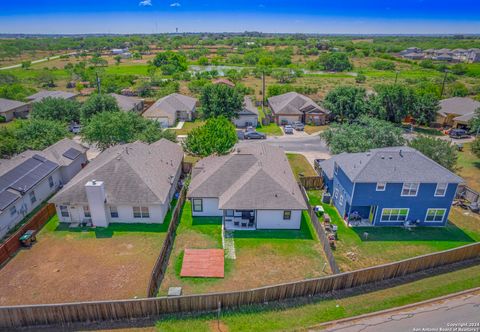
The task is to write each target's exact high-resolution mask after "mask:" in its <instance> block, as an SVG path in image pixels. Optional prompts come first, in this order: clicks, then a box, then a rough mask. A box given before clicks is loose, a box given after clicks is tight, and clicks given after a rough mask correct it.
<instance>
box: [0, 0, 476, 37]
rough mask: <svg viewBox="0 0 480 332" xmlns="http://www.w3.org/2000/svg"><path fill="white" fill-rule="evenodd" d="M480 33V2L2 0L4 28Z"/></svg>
mask: <svg viewBox="0 0 480 332" xmlns="http://www.w3.org/2000/svg"><path fill="white" fill-rule="evenodd" d="M177 27H178V29H179V31H181V32H185V31H186V32H203V31H212V32H220V31H245V30H249V31H252V30H256V31H264V32H311V33H406V34H410V33H480V0H456V1H451V0H449V1H445V0H436V1H435V0H396V1H395V0H386V1H380V0H290V1H286V0H277V1H275V0H244V1H228V0H223V1H222V0H197V1H195V0H168V1H165V0H81V1H80V0H66V1H65V0H63V1H59V0H56V1H55V0H14V1H9V0H0V33H156V32H174V31H175V28H177Z"/></svg>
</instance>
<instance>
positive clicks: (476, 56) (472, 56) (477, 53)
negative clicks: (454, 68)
mask: <svg viewBox="0 0 480 332" xmlns="http://www.w3.org/2000/svg"><path fill="white" fill-rule="evenodd" d="M467 61H468V62H470V63H475V62H480V50H472V51H469V53H468V55H467Z"/></svg>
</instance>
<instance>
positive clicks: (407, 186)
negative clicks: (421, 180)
mask: <svg viewBox="0 0 480 332" xmlns="http://www.w3.org/2000/svg"><path fill="white" fill-rule="evenodd" d="M417 193H418V183H413V182H405V183H404V184H403V188H402V196H417Z"/></svg>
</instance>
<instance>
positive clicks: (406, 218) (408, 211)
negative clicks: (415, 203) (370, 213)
mask: <svg viewBox="0 0 480 332" xmlns="http://www.w3.org/2000/svg"><path fill="white" fill-rule="evenodd" d="M384 210H407V215H406V216H405V220H404V221H402V220H382V216H383V211H384ZM409 215H410V209H409V208H383V209H382V212H381V213H380V218H379V220H378V222H380V223H382V222H405V221H407V220H408V216H409ZM375 217H376V216H375Z"/></svg>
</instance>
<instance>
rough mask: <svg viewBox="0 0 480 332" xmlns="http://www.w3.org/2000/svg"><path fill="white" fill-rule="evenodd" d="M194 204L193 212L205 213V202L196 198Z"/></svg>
mask: <svg viewBox="0 0 480 332" xmlns="http://www.w3.org/2000/svg"><path fill="white" fill-rule="evenodd" d="M192 203H193V212H203V200H202V199H201V198H194V199H193V200H192Z"/></svg>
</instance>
